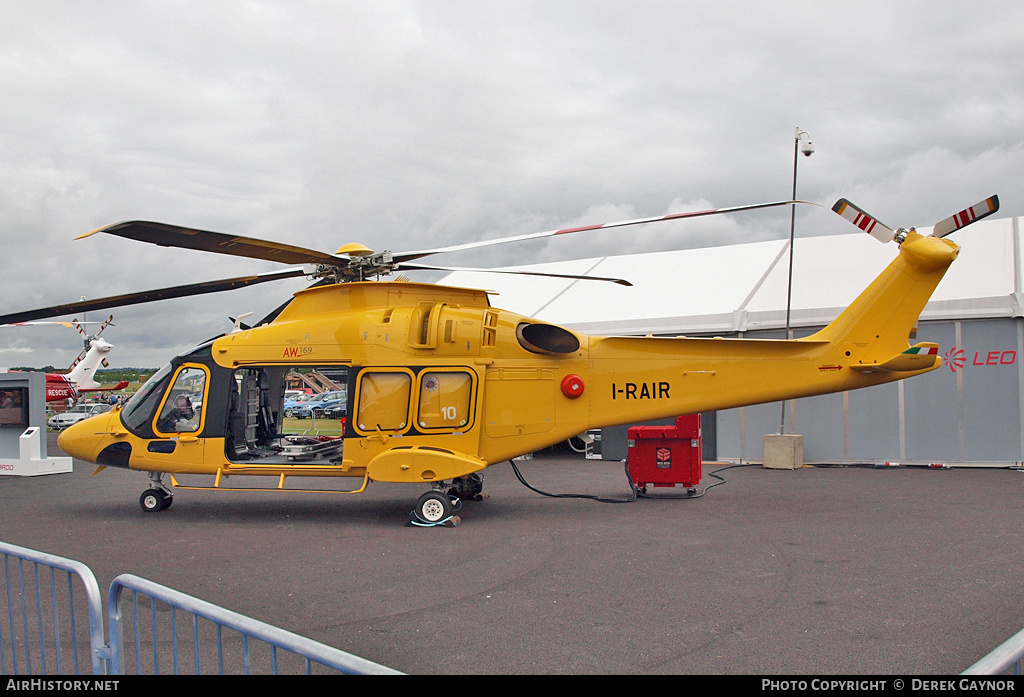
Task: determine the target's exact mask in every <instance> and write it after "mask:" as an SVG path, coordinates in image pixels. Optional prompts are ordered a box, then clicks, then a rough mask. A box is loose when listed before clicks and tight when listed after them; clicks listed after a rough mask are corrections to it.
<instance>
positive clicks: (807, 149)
mask: <svg viewBox="0 0 1024 697" xmlns="http://www.w3.org/2000/svg"><path fill="white" fill-rule="evenodd" d="M800 152H802V153H803V154H804V157H810V156H811V153H813V152H814V143H812V142H811V141H809V140H805V141H803V143H802V144H801V145H800Z"/></svg>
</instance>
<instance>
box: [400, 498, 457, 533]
mask: <svg viewBox="0 0 1024 697" xmlns="http://www.w3.org/2000/svg"><path fill="white" fill-rule="evenodd" d="M454 512H455V505H454V504H453V503H452V500H451V498H449V497H448V494H446V493H445V492H443V491H428V492H427V493H425V494H423V495H422V496H420V497H419V499H418V500H417V501H416V508H415V509H413V512H412V515H413V517H412V520H411V521H410V523H412V524H413V525H419V526H421V527H432V526H435V525H447V526H454V525H458V524H459V517H458V516H457V515H452V514H453V513H454Z"/></svg>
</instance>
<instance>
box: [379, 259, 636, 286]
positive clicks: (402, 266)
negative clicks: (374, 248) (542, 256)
mask: <svg viewBox="0 0 1024 697" xmlns="http://www.w3.org/2000/svg"><path fill="white" fill-rule="evenodd" d="M398 267H399V268H400V269H417V270H420V271H479V272H480V273H507V274H515V275H517V276H548V277H550V278H572V279H579V280H583V281H610V282H612V283H618V284H619V285H620V286H632V285H633V284H632V283H630V282H629V281H627V280H625V279H623V278H605V277H603V276H580V275H578V274H568V273H543V272H541V271H517V270H514V269H474V268H467V267H463V266H432V265H430V264H410V263H403V264H399V266H398Z"/></svg>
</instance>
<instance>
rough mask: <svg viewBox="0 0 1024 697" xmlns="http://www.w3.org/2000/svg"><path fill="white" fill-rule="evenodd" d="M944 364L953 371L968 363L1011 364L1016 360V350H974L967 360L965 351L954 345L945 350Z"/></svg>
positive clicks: (962, 367)
mask: <svg viewBox="0 0 1024 697" xmlns="http://www.w3.org/2000/svg"><path fill="white" fill-rule="evenodd" d="M945 357H946V365H948V366H949V369H950V370H951V371H953V372H954V373H955V372H957V371H958V370H963V369H964V368H965V367H966V366H968V365H980V366H986V365H1013V364H1014V363H1016V362H1017V352H1016V351H975V352H974V358H973V359H972V360H971V361H970V362H968V360H967V359H968V356H967V352H966V351H964V350H963V349H962V348H957V347H956V346H954V347H953V348H951V349H950V350H948V351H946V355H945Z"/></svg>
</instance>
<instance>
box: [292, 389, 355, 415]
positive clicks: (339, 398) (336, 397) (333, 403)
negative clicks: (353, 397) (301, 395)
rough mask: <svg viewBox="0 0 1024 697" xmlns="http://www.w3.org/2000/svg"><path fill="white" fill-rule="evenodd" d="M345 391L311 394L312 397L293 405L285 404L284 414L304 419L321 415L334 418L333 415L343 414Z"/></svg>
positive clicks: (345, 398)
mask: <svg viewBox="0 0 1024 697" xmlns="http://www.w3.org/2000/svg"><path fill="white" fill-rule="evenodd" d="M347 398H348V397H347V395H346V393H345V392H344V391H343V390H342V391H337V392H321V393H320V394H318V395H313V398H312V399H309V400H307V401H305V402H299V403H298V404H296V405H295V406H294V407H291V408H289V407H287V406H285V409H284V415H285V416H294V417H295V418H297V419H306V418H309V417H313V418H320V417H323V416H329V417H331V418H335V416H338V417H340V416H344V415H345V402H346V400H347Z"/></svg>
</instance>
